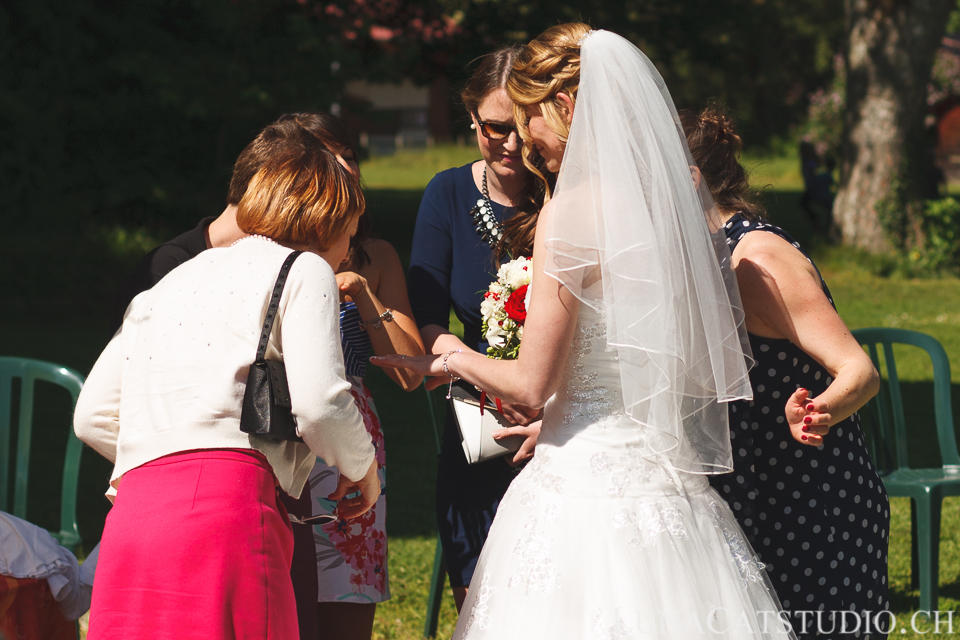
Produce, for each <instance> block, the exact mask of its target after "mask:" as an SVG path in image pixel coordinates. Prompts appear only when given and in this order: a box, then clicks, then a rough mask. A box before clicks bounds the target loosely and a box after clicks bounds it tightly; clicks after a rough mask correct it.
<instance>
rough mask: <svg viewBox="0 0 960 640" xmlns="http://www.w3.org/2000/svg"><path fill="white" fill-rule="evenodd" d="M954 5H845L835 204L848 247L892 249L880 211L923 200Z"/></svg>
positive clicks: (882, 0) (888, 0) (906, 1)
mask: <svg viewBox="0 0 960 640" xmlns="http://www.w3.org/2000/svg"><path fill="white" fill-rule="evenodd" d="M955 6H956V0H845V8H846V15H847V50H846V57H845V64H846V72H847V96H846V105H847V106H846V114H845V121H844V140H843V147H842V151H841V168H840V188H839V191H838V193H837V198H836V201H835V203H834V207H833V214H834V222H835V224H836V225H837V227H838V230H839V232H840V235H841V237H842V239H843V243H844V244H846V245H852V246H856V247H862V248H864V249H867V250H868V251H873V252H877V251H882V250H884V249H887V248H889V247H890V246H891V245H890V240H889V237H888V235H887V234H886V233H885V232H884V227H883V225H882V223H881V219H880V215H879V210H886V211H889V210H891V208H892V209H896V210H904V208H905V206H906V205H907V204H908V203H910V202H914V201H916V200H918V199H919V197H920V193H921V188H920V184H921V183H922V179H923V175H922V170H921V169H920V168H921V167H922V166H923V152H924V150H923V117H924V113H925V108H926V107H925V96H926V87H927V83H928V82H929V78H930V69H931V66H932V65H933V58H934V54H935V53H936V51H937V47H938V46H939V45H940V39H941V38H942V37H943V33H944V30H945V29H946V21H947V16H948V14H949V13H950V10H951V9H953V8H954V7H955Z"/></svg>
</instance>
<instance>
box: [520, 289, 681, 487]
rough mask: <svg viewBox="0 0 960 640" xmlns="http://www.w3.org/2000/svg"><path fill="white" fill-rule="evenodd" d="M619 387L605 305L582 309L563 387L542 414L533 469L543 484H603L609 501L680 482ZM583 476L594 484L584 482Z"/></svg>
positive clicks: (615, 356)
mask: <svg viewBox="0 0 960 640" xmlns="http://www.w3.org/2000/svg"><path fill="white" fill-rule="evenodd" d="M620 388H621V382H620V366H619V359H618V353H617V349H616V348H615V347H609V346H608V345H607V334H606V320H605V315H604V313H603V308H602V305H601V306H600V310H599V311H597V310H594V309H593V308H592V307H591V306H589V305H586V304H582V305H581V306H580V315H579V317H578V319H577V328H576V330H575V333H574V339H573V344H572V347H571V349H570V355H569V357H568V360H567V364H566V367H565V368H564V372H563V377H562V381H561V384H560V388H559V389H558V390H557V392H556V394H555V395H554V396H553V398H551V399H550V401H549V402H548V403H547V406H546V408H545V414H544V421H543V429H542V431H541V434H540V439H539V441H538V444H537V456H536V458H535V459H534V461H533V462H532V463H531V465H530V466H531V467H533V469H532V471H533V472H534V473H533V475H534V476H536V477H537V478H538V480H537V482H538V483H540V484H544V483H546V484H547V485H549V486H550V487H552V488H554V489H555V490H556V489H562V488H563V487H564V486H566V487H571V486H572V487H578V486H587V485H589V484H595V483H597V482H598V481H599V482H602V483H604V484H605V488H604V491H605V492H606V493H607V495H610V496H624V495H628V494H632V493H636V492H640V493H646V492H647V491H648V490H649V489H650V488H651V485H650V483H653V485H656V486H657V487H658V488H657V490H660V488H662V487H661V485H663V484H667V485H677V484H678V483H679V482H680V480H679V478H676V477H675V476H674V475H673V474H671V473H670V472H668V471H667V470H666V469H665V468H664V466H665V465H664V464H663V462H664V461H663V460H662V459H660V458H659V456H657V455H656V454H655V453H653V450H654V447H652V446H651V445H652V444H653V443H652V442H651V438H654V437H656V436H655V434H652V433H650V432H649V430H648V429H646V428H645V427H644V426H642V425H639V424H637V423H636V422H635V421H633V420H632V419H631V418H630V417H629V416H628V415H627V413H626V411H625V409H624V406H623V397H622V394H621V391H620ZM541 454H543V455H541ZM578 476H579V477H578ZM584 476H586V477H589V478H590V481H589V482H587V483H586V484H584V482H583V480H585V477H584ZM567 478H570V479H571V481H567V480H566V479H567Z"/></svg>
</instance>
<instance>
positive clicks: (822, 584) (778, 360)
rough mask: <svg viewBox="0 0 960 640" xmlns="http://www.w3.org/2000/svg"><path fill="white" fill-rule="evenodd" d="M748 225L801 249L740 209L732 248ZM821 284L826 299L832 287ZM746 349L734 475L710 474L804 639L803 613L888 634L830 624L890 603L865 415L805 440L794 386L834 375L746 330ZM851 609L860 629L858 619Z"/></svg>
mask: <svg viewBox="0 0 960 640" xmlns="http://www.w3.org/2000/svg"><path fill="white" fill-rule="evenodd" d="M751 231H766V232H769V233H774V234H776V235H778V236H780V237H781V238H783V239H785V240H786V241H788V242H790V243H791V244H793V246H794V247H796V248H797V249H798V250H799V251H801V252H802V249H800V246H799V245H798V244H797V243H796V242H794V240H793V239H792V238H791V237H790V236H789V235H787V233H786V232H785V231H783V230H782V229H780V228H778V227H774V226H772V225H770V224H767V223H765V222H751V221H747V220H745V219H743V218H742V217H741V216H740V214H737V215H735V216H734V217H733V218H731V219H730V220H729V221H728V222H727V224H726V234H727V243H728V244H729V245H730V249H731V251H732V250H733V248H734V247H735V246H736V244H737V242H739V240H740V239H741V238H742V237H743V236H744V235H745V234H747V233H750V232H751ZM804 255H806V254H804ZM807 257H808V259H809V256H807ZM821 282H822V280H821ZM823 290H824V292H825V293H826V294H827V297H828V298H830V292H829V291H828V290H827V287H826V284H823ZM832 302H833V300H832V298H831V303H832ZM750 345H751V347H752V349H753V357H754V358H755V359H756V366H754V367H753V369H752V370H751V371H750V382H751V384H752V385H753V394H754V400H753V401H752V402H747V401H740V402H734V403H731V405H730V438H731V442H732V444H733V459H734V472H733V473H728V474H723V475H721V476H714V477H713V479H712V483H713V485H714V487H715V488H716V489H717V491H719V492H720V494H721V495H722V496H723V497H724V498H725V499H726V500H727V502H728V503H729V504H730V507H731V508H732V509H733V513H734V514H735V515H736V517H737V520H738V521H739V522H740V525H741V526H742V527H743V530H744V531H745V532H746V533H747V535H748V536H749V538H750V542H751V544H752V545H753V548H754V549H755V550H756V551H757V553H759V555H760V558H761V560H762V561H763V562H764V563H765V564H766V565H767V571H768V572H769V574H770V579H771V580H772V581H773V585H774V587H775V588H776V590H777V595H778V596H779V597H780V600H781V602H782V604H783V607H784V609H786V610H787V611H788V612H791V620H792V622H793V624H794V628H795V630H796V631H797V633H798V634H802V633H803V630H802V623H803V619H804V617H806V620H807V628H806V630H805V631H806V633H807V634H808V635H809V634H813V635H815V632H816V627H817V621H816V620H817V618H816V614H815V613H813V614H807V615H806V616H804V615H803V614H801V612H803V611H812V612H816V611H822V612H824V613H822V614H820V615H821V619H822V624H821V625H820V628H821V630H822V631H824V632H825V633H824V634H823V637H830V638H854V637H856V638H879V637H884V634H877V633H873V634H866V633H864V632H863V625H861V629H860V631H859V632H857V633H851V634H842V633H838V632H837V630H838V629H839V625H838V626H837V628H833V627H832V626H831V625H832V623H831V622H830V621H829V620H828V617H827V616H828V615H829V614H828V613H827V612H839V611H853V612H857V613H858V614H859V615H860V616H861V622H862V616H863V615H864V612H867V611H870V612H873V614H868V615H875V614H876V612H878V611H883V610H886V609H887V607H888V601H887V534H888V531H889V523H890V509H889V502H888V500H887V493H886V490H885V489H884V487H883V484H882V483H881V481H880V478H879V476H878V475H877V472H876V470H875V469H874V467H873V463H872V461H871V459H870V455H869V453H868V452H867V447H866V439H865V437H864V435H863V432H862V431H861V429H860V418H859V416H858V415H857V414H854V415H853V416H851V417H850V418H848V419H846V420H844V421H843V422H840V423H838V424H836V425H835V426H834V427H833V428H831V430H830V433H829V435H828V436H827V437H826V438H825V439H824V444H823V445H822V446H820V447H816V448H815V447H811V446H807V445H801V444H799V443H798V442H796V441H795V440H794V439H793V438H792V437H791V435H790V430H789V428H788V427H787V424H786V418H785V417H784V415H783V412H784V405H785V403H786V401H787V398H788V397H789V396H790V395H791V394H792V393H793V392H794V391H795V390H796V389H797V387H805V388H806V389H809V390H810V393H811V396H812V397H816V396H818V395H819V394H821V393H823V391H824V390H825V389H826V388H827V386H828V385H829V384H830V382H831V378H830V377H829V375H828V374H827V372H826V370H825V369H824V368H823V367H822V366H820V364H818V363H817V362H816V361H815V360H814V359H813V358H811V357H810V356H808V355H807V354H806V353H805V352H803V351H802V350H800V348H799V347H797V346H796V345H794V344H793V343H791V342H790V341H789V340H775V339H770V338H761V337H759V336H755V335H753V334H750ZM836 615H839V614H836ZM846 615H847V618H848V619H849V627H850V628H853V627H855V624H853V622H852V620H853V616H852V615H850V614H846ZM884 619H885V617H884V616H881V620H884ZM831 629H833V631H832V632H831ZM801 637H803V636H801Z"/></svg>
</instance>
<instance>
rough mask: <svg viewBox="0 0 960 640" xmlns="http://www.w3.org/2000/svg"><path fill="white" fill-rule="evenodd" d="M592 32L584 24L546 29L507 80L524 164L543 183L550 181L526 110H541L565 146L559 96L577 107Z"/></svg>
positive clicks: (566, 130)
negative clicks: (585, 44) (584, 48)
mask: <svg viewBox="0 0 960 640" xmlns="http://www.w3.org/2000/svg"><path fill="white" fill-rule="evenodd" d="M590 31H591V29H590V26H589V25H586V24H584V23H582V22H570V23H567V24H560V25H557V26H555V27H551V28H549V29H547V30H546V31H544V32H543V33H541V34H540V35H539V36H537V37H536V38H534V39H533V40H531V41H530V43H529V44H527V46H526V47H524V49H523V52H522V53H521V54H520V56H519V57H518V58H517V61H516V62H515V63H514V64H513V71H512V72H511V73H510V78H509V79H508V80H507V95H509V96H510V99H511V100H513V111H514V119H515V120H516V121H517V131H518V132H519V133H520V137H521V138H522V139H523V143H524V144H523V162H524V164H525V165H527V168H529V169H530V171H531V172H533V173H534V174H536V175H537V176H538V177H539V178H540V179H541V180H543V181H544V182H547V179H546V177H545V176H544V175H543V174H542V173H541V172H540V170H539V169H538V168H537V166H536V162H535V154H536V149H535V147H534V146H533V145H532V144H531V138H530V130H529V129H528V127H527V122H528V118H527V116H526V108H527V107H531V106H536V107H539V109H540V113H542V114H543V119H544V122H545V123H546V124H547V126H548V127H550V130H551V131H553V132H554V133H555V134H556V135H557V138H558V139H559V140H560V142H562V143H563V144H566V142H567V136H568V135H569V133H570V125H569V124H568V123H567V120H566V118H565V117H564V113H565V109H564V107H563V103H562V102H560V101H559V100H558V99H557V94H558V93H564V94H566V95H567V96H569V97H570V100H571V102H572V103H573V104H574V105H576V102H577V89H579V87H580V41H581V40H582V39H583V37H584V36H586V35H587V34H588V33H589V32H590Z"/></svg>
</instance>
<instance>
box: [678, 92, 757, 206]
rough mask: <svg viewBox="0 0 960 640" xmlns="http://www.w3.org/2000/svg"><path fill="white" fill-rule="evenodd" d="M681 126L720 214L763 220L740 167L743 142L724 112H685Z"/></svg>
mask: <svg viewBox="0 0 960 640" xmlns="http://www.w3.org/2000/svg"><path fill="white" fill-rule="evenodd" d="M680 123H681V124H682V125H683V132H684V135H686V137H687V146H689V147H690V155H692V156H693V160H694V162H696V163H697V167H698V168H699V169H700V175H701V176H703V179H704V180H705V181H706V183H707V187H708V188H709V189H710V195H711V196H713V200H714V202H716V204H717V208H718V209H719V210H720V212H721V213H722V214H723V215H724V216H728V215H732V214H734V213H737V212H740V213H741V214H743V217H744V218H746V219H747V220H759V219H761V218H763V217H764V210H763V207H761V206H760V205H759V204H757V202H756V200H755V196H754V194H753V192H752V191H751V189H750V180H749V179H748V177H747V172H746V171H745V170H744V168H743V166H742V165H741V164H740V152H741V151H742V150H743V140H741V139H740V136H739V134H737V131H736V128H735V127H734V124H733V120H732V119H731V118H730V116H729V115H727V113H726V112H725V111H724V110H723V109H722V108H720V107H716V106H710V107H707V108H706V109H704V110H703V111H701V112H700V113H696V112H694V111H689V110H685V111H681V112H680Z"/></svg>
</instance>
